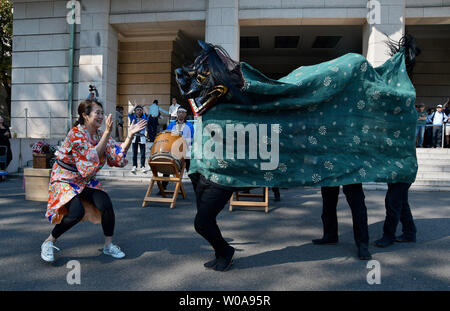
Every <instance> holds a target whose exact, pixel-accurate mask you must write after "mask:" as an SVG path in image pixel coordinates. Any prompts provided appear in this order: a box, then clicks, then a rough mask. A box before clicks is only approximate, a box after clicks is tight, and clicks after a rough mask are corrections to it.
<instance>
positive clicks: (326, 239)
mask: <svg viewBox="0 0 450 311" xmlns="http://www.w3.org/2000/svg"><path fill="white" fill-rule="evenodd" d="M312 242H313V244H315V245H334V244H337V243H338V242H339V238H338V237H330V236H325V235H324V236H323V238H321V239H315V240H312Z"/></svg>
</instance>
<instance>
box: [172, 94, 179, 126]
mask: <svg viewBox="0 0 450 311" xmlns="http://www.w3.org/2000/svg"><path fill="white" fill-rule="evenodd" d="M178 107H180V105H179V104H178V103H177V99H176V98H175V97H174V98H172V104H171V105H170V107H169V114H170V120H169V123H170V121H173V120H176V119H177V110H178Z"/></svg>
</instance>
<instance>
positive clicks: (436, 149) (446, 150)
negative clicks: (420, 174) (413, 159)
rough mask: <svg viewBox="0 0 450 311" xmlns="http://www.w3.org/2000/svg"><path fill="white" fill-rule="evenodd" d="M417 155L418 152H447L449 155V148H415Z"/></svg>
mask: <svg viewBox="0 0 450 311" xmlns="http://www.w3.org/2000/svg"><path fill="white" fill-rule="evenodd" d="M416 153H417V155H419V154H421V155H422V154H448V155H450V148H417V149H416Z"/></svg>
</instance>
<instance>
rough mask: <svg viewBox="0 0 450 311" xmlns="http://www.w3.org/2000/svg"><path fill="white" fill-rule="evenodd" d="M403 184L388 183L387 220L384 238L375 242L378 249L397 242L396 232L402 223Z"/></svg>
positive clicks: (384, 226) (385, 221) (386, 199)
mask: <svg viewBox="0 0 450 311" xmlns="http://www.w3.org/2000/svg"><path fill="white" fill-rule="evenodd" d="M404 185H405V184H403V183H388V190H387V192H386V198H385V200H384V202H385V207H386V218H385V220H384V225H383V236H382V237H381V239H378V240H376V241H375V245H376V246H378V247H388V246H389V245H392V244H393V243H394V241H395V232H396V230H397V225H398V223H399V221H400V215H401V210H402V205H403V203H402V196H403V190H404V188H405V187H404Z"/></svg>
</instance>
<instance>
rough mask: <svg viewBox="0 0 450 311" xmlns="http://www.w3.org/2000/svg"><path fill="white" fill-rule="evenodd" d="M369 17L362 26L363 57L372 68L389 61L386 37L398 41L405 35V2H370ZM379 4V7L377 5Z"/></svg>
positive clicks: (387, 0) (400, 0) (395, 0)
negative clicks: (371, 4) (371, 5)
mask: <svg viewBox="0 0 450 311" xmlns="http://www.w3.org/2000/svg"><path fill="white" fill-rule="evenodd" d="M370 3H373V4H374V6H373V7H370V8H369V13H370V14H371V17H370V18H368V19H367V22H366V24H364V26H363V55H364V56H365V57H366V58H367V60H368V61H369V63H370V64H372V66H374V67H378V66H380V65H382V64H383V63H384V62H385V61H386V60H387V59H389V57H390V56H389V49H388V48H387V45H386V42H385V41H386V40H387V38H386V36H385V34H386V35H388V36H389V37H390V38H391V39H392V40H395V41H398V40H399V39H400V38H401V37H402V36H403V35H404V34H405V14H406V13H405V12H406V9H405V0H378V1H370V2H369V4H370ZM378 4H379V5H378Z"/></svg>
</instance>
